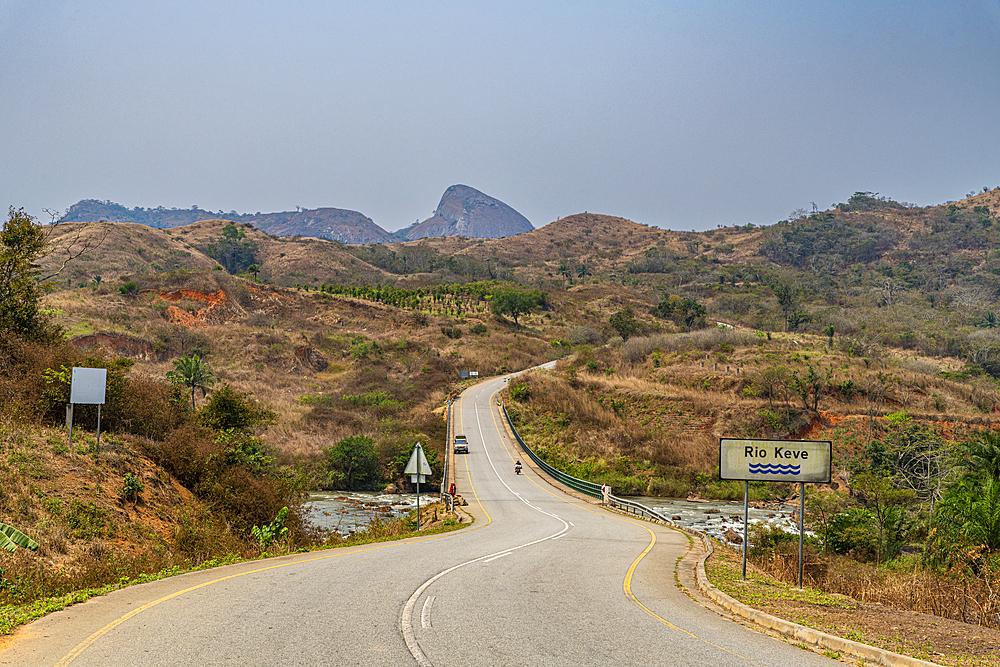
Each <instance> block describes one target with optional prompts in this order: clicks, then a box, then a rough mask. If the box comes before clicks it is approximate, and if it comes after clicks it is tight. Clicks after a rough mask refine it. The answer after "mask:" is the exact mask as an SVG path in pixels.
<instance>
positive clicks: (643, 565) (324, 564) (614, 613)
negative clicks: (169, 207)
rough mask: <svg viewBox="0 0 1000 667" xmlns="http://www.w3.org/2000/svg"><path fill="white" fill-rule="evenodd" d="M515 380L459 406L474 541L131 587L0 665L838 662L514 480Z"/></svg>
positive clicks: (588, 511) (623, 528) (492, 384)
mask: <svg viewBox="0 0 1000 667" xmlns="http://www.w3.org/2000/svg"><path fill="white" fill-rule="evenodd" d="M504 381H505V379H504V378H500V379H496V380H492V381H488V382H485V383H483V384H481V385H478V386H476V387H474V388H472V389H469V390H468V391H467V392H466V393H465V394H464V395H463V397H462V399H461V400H460V401H459V402H458V404H457V410H456V422H457V423H456V426H457V430H456V432H464V433H465V435H466V436H468V438H469V449H470V452H469V454H467V455H461V456H459V457H457V458H458V460H457V462H456V466H457V467H456V473H457V485H458V491H459V493H460V494H462V495H463V496H464V497H465V498H466V499H467V500H468V501H469V507H468V508H467V509H468V510H470V512H471V513H472V514H473V516H474V517H475V523H474V525H473V526H472V527H470V528H467V529H465V530H462V531H459V532H454V533H448V534H445V535H436V536H431V537H428V538H415V539H412V540H406V541H400V542H390V543H384V544H376V545H366V546H363V547H356V548H350V549H337V550H332V551H326V552H317V553H311V554H297V555H294V556H287V557H282V558H274V559H270V560H266V561H257V562H253V563H244V564H240V565H234V566H229V567H224V568H216V569H213V570H209V571H205V572H196V573H191V574H187V575H183V576H180V577H173V578H170V579H166V580H163V581H157V582H153V583H150V584H145V585H142V586H133V587H130V588H127V589H124V590H120V591H116V592H115V593H112V594H110V595H107V596H104V597H101V598H95V599H92V600H90V601H88V602H86V603H83V604H80V605H77V606H74V607H71V608H69V609H67V610H65V611H62V612H58V613H55V614H51V615H49V616H47V617H45V618H43V619H41V620H39V621H37V622H35V623H33V624H31V625H29V626H25V627H24V628H22V630H21V631H20V632H19V633H18V634H17V635H15V637H14V638H13V639H12V640H11V641H8V642H7V643H5V644H0V646H3V649H2V650H0V665H25V666H34V665H59V666H63V665H71V664H72V665H74V667H84V666H100V667H117V666H119V665H120V666H126V665H128V666H130V667H131V666H136V665H364V666H368V665H373V666H380V665H414V664H419V665H425V666H426V665H434V666H435V667H446V666H455V667H469V666H478V665H482V666H489V665H588V664H617V665H671V666H674V665H713V666H714V665H775V666H782V667H785V666H788V665H835V664H841V663H838V662H836V661H834V660H829V659H827V658H824V657H822V656H819V655H817V654H815V653H812V652H809V651H805V650H802V649H799V648H797V647H794V646H791V645H789V644H786V643H783V642H780V641H776V640H774V639H771V638H768V637H766V636H764V635H762V634H759V633H757V632H754V631H752V630H749V629H747V628H745V627H743V626H741V625H738V624H735V623H732V622H729V621H727V620H724V619H722V618H720V617H719V616H717V615H716V614H715V613H713V612H711V611H709V610H707V609H705V608H704V607H702V606H701V605H699V604H697V603H695V602H694V601H692V600H691V599H690V598H689V597H688V596H687V595H686V594H685V593H684V592H683V591H681V590H679V589H678V588H677V586H676V585H675V581H674V564H675V562H676V560H677V559H678V557H680V556H681V555H682V554H684V553H685V551H686V550H687V548H688V538H687V537H686V536H685V535H684V534H683V533H679V532H676V531H673V530H670V529H668V528H664V527H661V526H656V525H653V524H647V523H645V522H641V521H637V520H632V519H628V518H625V517H622V516H619V515H617V514H613V513H609V512H606V511H604V510H602V509H601V508H600V507H598V506H595V505H592V504H590V503H587V502H584V501H581V500H577V499H574V498H571V497H569V496H566V495H564V494H562V493H560V492H559V491H557V490H556V489H555V488H553V487H552V486H551V485H549V484H548V483H547V482H545V481H544V480H541V479H539V478H538V476H537V475H536V473H535V472H534V471H533V470H531V469H530V468H529V467H527V466H526V467H525V473H524V474H522V475H520V476H515V475H514V470H513V462H514V459H515V458H516V457H519V456H520V455H519V454H518V453H517V452H516V451H515V450H514V448H513V447H512V445H511V443H510V442H509V440H508V439H507V438H506V436H504V435H502V433H503V429H502V426H501V424H500V421H499V417H498V416H497V414H496V412H495V411H494V410H493V409H491V402H492V397H493V395H494V393H495V392H496V391H497V389H499V388H500V387H502V385H503V382H504Z"/></svg>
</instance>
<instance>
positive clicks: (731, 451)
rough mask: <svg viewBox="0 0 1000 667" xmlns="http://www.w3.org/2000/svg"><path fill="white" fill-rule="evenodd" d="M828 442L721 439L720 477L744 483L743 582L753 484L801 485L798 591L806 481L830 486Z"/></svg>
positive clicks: (800, 584) (800, 583)
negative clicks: (779, 483)
mask: <svg viewBox="0 0 1000 667" xmlns="http://www.w3.org/2000/svg"><path fill="white" fill-rule="evenodd" d="M832 454H833V443H832V442H830V441H829V440H737V439H734V438H720V439H719V477H720V478H721V479H730V480H741V481H742V482H743V579H744V580H746V578H747V541H748V540H747V538H748V537H749V535H748V525H749V523H750V482H751V481H757V482H798V483H799V588H802V573H803V570H804V562H803V561H804V559H803V543H804V538H805V515H806V482H812V483H829V482H830V478H831V471H832V465H833V457H832Z"/></svg>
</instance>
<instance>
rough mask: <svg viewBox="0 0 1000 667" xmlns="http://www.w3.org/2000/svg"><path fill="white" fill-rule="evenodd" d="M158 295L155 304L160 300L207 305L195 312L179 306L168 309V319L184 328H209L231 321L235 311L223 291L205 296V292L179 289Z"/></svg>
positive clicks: (158, 293)
mask: <svg viewBox="0 0 1000 667" xmlns="http://www.w3.org/2000/svg"><path fill="white" fill-rule="evenodd" d="M156 294H157V298H156V299H154V303H155V302H156V301H160V300H163V301H171V302H173V303H178V302H180V301H182V300H187V301H194V302H196V303H199V304H205V306H204V307H203V308H199V309H198V310H196V311H194V312H191V311H190V310H185V309H183V308H180V307H178V306H170V307H168V308H167V319H169V320H170V321H171V322H172V323H173V324H179V325H180V326H183V327H188V328H193V327H207V326H209V325H210V324H219V323H221V322H224V321H226V320H227V319H229V317H230V316H231V315H232V314H233V312H234V311H235V306H234V305H233V303H232V301H230V300H229V297H228V296H226V293H225V291H224V290H221V289H220V290H219V291H218V292H215V293H214V294H205V293H204V292H197V291H195V290H189V289H179V290H174V291H173V292H157V293H156Z"/></svg>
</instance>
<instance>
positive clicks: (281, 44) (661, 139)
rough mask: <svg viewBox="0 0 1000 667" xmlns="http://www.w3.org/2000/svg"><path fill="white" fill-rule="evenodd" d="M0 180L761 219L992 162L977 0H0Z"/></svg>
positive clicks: (277, 205) (930, 181) (938, 197)
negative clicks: (468, 200)
mask: <svg viewBox="0 0 1000 667" xmlns="http://www.w3.org/2000/svg"><path fill="white" fill-rule="evenodd" d="M0 93H2V96H0V205H2V206H3V207H4V211H6V207H8V206H10V205H13V206H15V207H22V206H23V207H24V208H25V209H26V210H27V211H28V212H30V213H32V214H33V215H37V216H40V217H43V219H44V220H47V219H48V218H47V216H43V214H42V209H43V208H49V209H57V210H65V209H67V208H68V207H69V206H70V205H71V204H74V203H76V202H77V201H79V200H80V199H110V200H112V201H115V202H118V203H120V204H124V205H125V206H128V207H130V208H131V207H134V206H150V207H152V206H161V205H162V206H166V207H174V206H176V207H178V208H186V207H189V206H191V205H192V204H197V205H198V206H200V207H201V208H203V209H208V210H213V211H217V210H219V209H223V210H225V211H229V210H233V209H234V210H236V211H238V212H241V213H244V212H250V213H253V212H257V211H262V212H265V211H281V210H291V209H294V208H295V206H297V205H298V206H304V207H306V208H317V207H321V206H332V207H337V208H346V209H353V210H356V211H360V212H362V213H364V214H365V215H367V216H369V217H370V218H372V219H373V220H374V221H375V222H376V223H377V224H379V225H380V226H382V227H384V228H386V229H388V230H395V229H399V228H400V227H405V226H407V225H409V224H411V223H412V222H414V221H415V220H417V219H418V218H419V219H421V220H423V219H425V218H426V217H428V216H429V215H430V214H431V212H432V211H433V209H434V208H435V206H437V203H438V200H439V199H440V197H441V194H442V193H443V192H444V190H445V188H447V187H448V186H449V185H453V184H456V183H462V184H465V185H470V186H472V187H474V188H477V189H479V190H481V191H483V192H485V193H486V194H488V195H491V196H493V197H497V198H498V199H500V200H502V201H504V202H506V203H507V204H509V205H510V206H512V207H514V208H515V209H517V210H518V211H520V212H521V213H522V214H524V215H525V216H526V217H527V218H528V219H529V220H530V221H531V222H532V223H533V224H534V225H535V227H541V226H543V225H545V224H547V223H549V222H551V221H553V220H555V219H557V218H559V217H562V216H566V215H570V214H573V213H579V212H582V211H585V210H586V211H590V212H597V213H607V214H612V215H619V216H622V217H625V218H629V219H631V220H635V221H637V222H643V223H647V224H652V225H656V226H659V227H665V228H669V229H677V230H691V229H699V230H701V229H709V228H715V227H716V226H717V225H720V224H723V225H725V224H733V223H738V224H745V223H747V222H753V223H755V224H772V223H774V222H776V221H777V220H780V219H782V218H785V217H787V216H788V214H789V213H790V212H791V211H792V210H794V209H797V208H810V207H811V204H812V202H815V203H816V204H817V206H819V207H820V208H827V207H829V206H830V205H832V204H833V203H835V202H840V201H846V200H847V198H848V197H850V196H851V194H852V193H853V192H855V191H859V190H861V191H873V192H879V193H881V194H883V195H887V196H890V197H892V198H893V199H897V200H900V201H908V202H914V203H917V204H939V203H942V202H944V201H946V200H955V199H961V198H963V197H964V196H965V195H966V194H967V193H968V192H971V191H972V190H981V189H982V188H983V187H984V186H988V187H990V188H993V187H996V186H998V185H1000V1H998V0H968V1H963V0H956V1H950V2H940V1H937V2H923V1H920V0H905V1H900V2H879V1H878V0H866V1H864V2H854V1H849V2H844V1H838V2H828V3H820V2H815V1H814V0H804V1H801V2H767V1H761V0H757V1H754V2H734V1H725V2H721V1H720V2H714V1H712V0H692V1H690V2H667V1H665V0H661V1H657V2H641V1H634V2H608V1H602V2H587V1H576V2H546V1H544V0H542V1H539V0H532V1H530V2H514V1H511V2H476V1H470V0H462V1H456V2H432V1H426V0H425V1H422V2H401V1H400V2H367V1H366V2H357V1H352V2H336V1H332V0H330V1H315V2H310V1H307V0H301V1H291V0H289V1H285V2H267V1H256V2H214V1H213V0H198V1H197V2H187V1H185V0H171V1H170V2H156V1H152V0H143V1H142V2H135V1H134V0H130V1H128V2H125V1H122V2H101V1H99V0H94V1H91V2H82V1H80V2H60V1H57V0H24V1H20V0H0Z"/></svg>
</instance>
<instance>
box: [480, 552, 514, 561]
mask: <svg viewBox="0 0 1000 667" xmlns="http://www.w3.org/2000/svg"><path fill="white" fill-rule="evenodd" d="M509 555H510V552H509V551H508V552H506V553H502V554H500V555H498V556H494V557H493V558H487V559H486V560H484V561H483V562H484V563H491V562H493V561H495V560H496V559H497V558H503V557H504V556H509Z"/></svg>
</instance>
